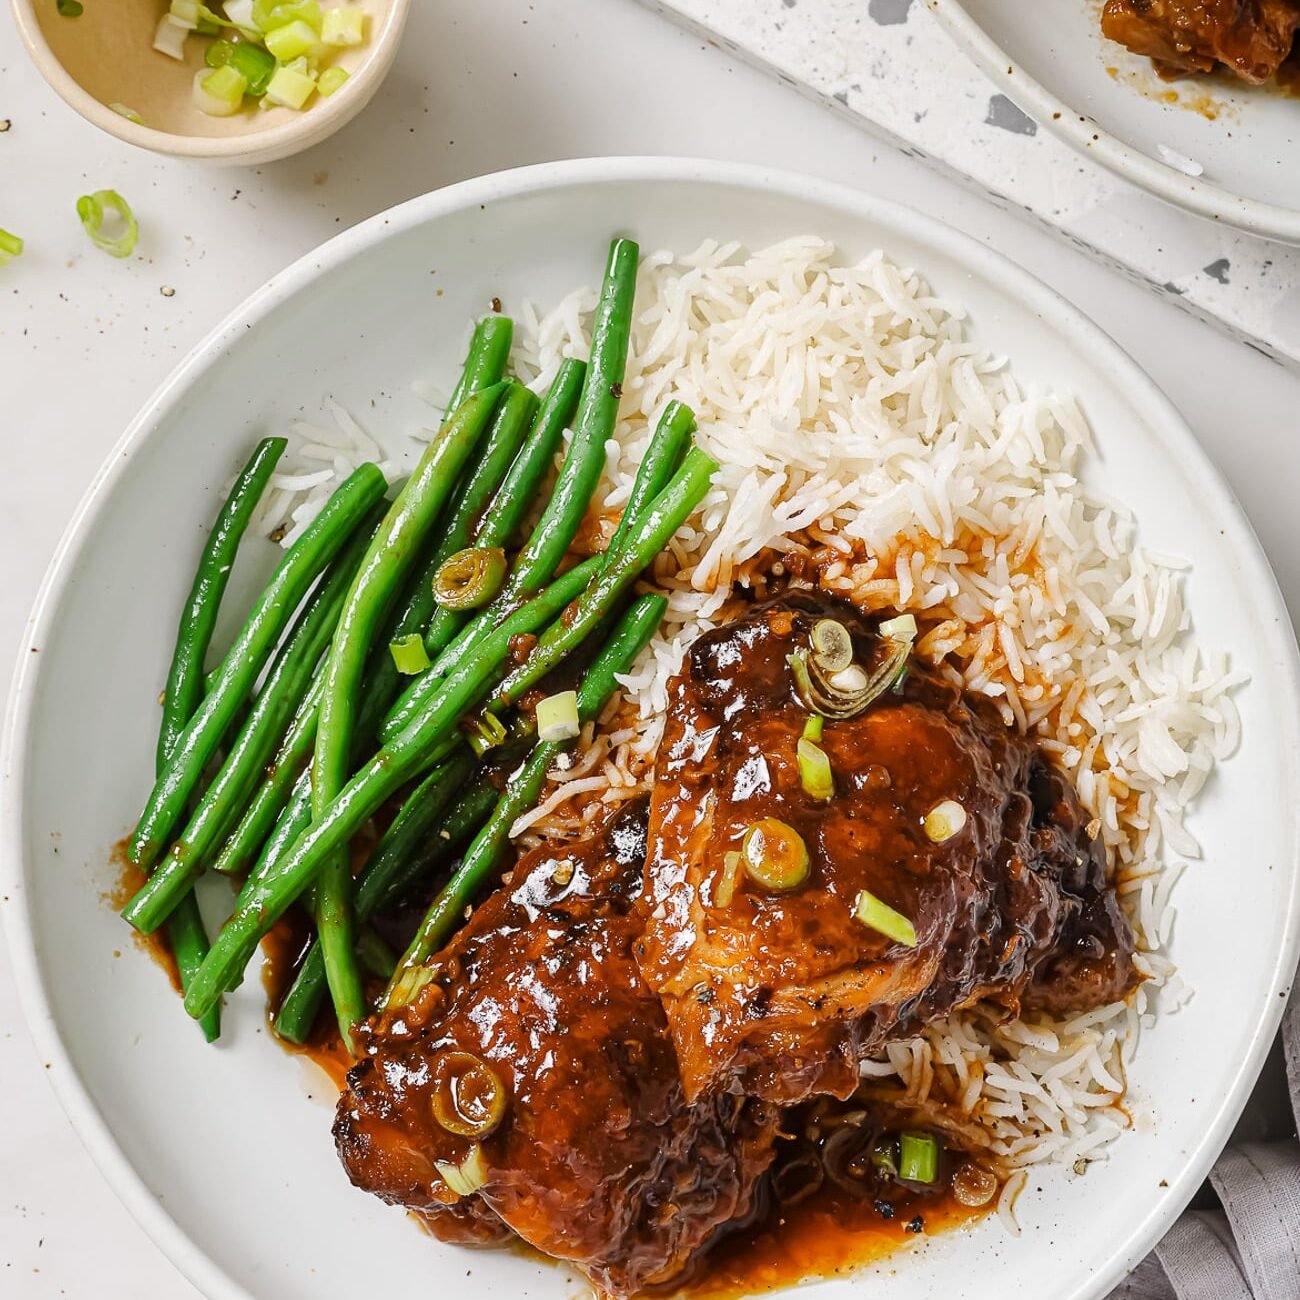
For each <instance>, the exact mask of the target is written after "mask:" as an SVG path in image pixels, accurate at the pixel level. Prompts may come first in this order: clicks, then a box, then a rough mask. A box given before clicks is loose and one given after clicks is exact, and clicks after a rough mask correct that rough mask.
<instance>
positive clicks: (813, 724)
mask: <svg viewBox="0 0 1300 1300" xmlns="http://www.w3.org/2000/svg"><path fill="white" fill-rule="evenodd" d="M825 726H826V719H825V718H823V717H822V715H821V714H820V713H814V714H813V715H812V717H810V718H809V719H808V721H807V722H805V723H804V724H803V738H804V739H805V740H814V741H816V740H820V739H821V738H822V730H823V728H824V727H825Z"/></svg>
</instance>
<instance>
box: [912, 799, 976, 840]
mask: <svg viewBox="0 0 1300 1300" xmlns="http://www.w3.org/2000/svg"><path fill="white" fill-rule="evenodd" d="M922 825H923V826H924V827H925V834H926V838H927V839H929V840H930V841H931V843H933V844H943V843H944V842H946V841H947V840H950V839H952V837H953V836H954V835H956V834H957V833H958V832H959V831H960V830H961V828H962V827H963V826H965V825H966V809H965V808H963V807H962V806H961V804H959V803H958V802H957V801H956V799H945V800H944V801H943V802H942V803H937V804H935V806H934V807H933V808H931V809H930V811H929V812H928V813H926V815H925V821H924V822H923V823H922Z"/></svg>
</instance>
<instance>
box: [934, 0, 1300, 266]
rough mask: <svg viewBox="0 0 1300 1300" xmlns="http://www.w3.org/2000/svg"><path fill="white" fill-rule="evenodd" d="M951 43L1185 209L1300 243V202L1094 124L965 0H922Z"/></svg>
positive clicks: (1086, 153) (1076, 142)
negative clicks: (1193, 166)
mask: <svg viewBox="0 0 1300 1300" xmlns="http://www.w3.org/2000/svg"><path fill="white" fill-rule="evenodd" d="M925 2H926V5H927V6H928V8H929V9H930V12H931V13H932V14H934V16H935V18H936V19H937V20H938V22H939V25H940V26H941V27H943V29H944V30H945V31H946V32H947V33H948V36H949V37H950V38H951V39H952V41H953V43H954V44H955V45H956V46H957V47H958V49H960V50H961V51H962V53H963V54H965V55H966V56H967V57H968V58H970V59H971V60H972V61H973V62H974V63H975V64H976V66H977V67H978V68H979V69H980V71H981V72H983V73H984V75H985V76H986V77H988V78H989V80H990V81H992V82H994V84H995V85H997V86H998V87H1000V88H1001V89H1002V90H1004V91H1005V92H1006V94H1007V95H1008V96H1009V97H1010V98H1011V99H1012V100H1014V101H1015V103H1016V104H1017V105H1018V106H1019V107H1020V108H1022V109H1024V110H1025V112H1026V113H1028V114H1029V115H1030V117H1032V118H1033V119H1034V120H1035V121H1036V122H1037V123H1038V124H1039V125H1040V126H1043V127H1045V128H1046V129H1047V130H1049V131H1050V132H1051V133H1052V134H1053V135H1054V136H1056V137H1057V139H1059V140H1063V141H1064V142H1065V143H1066V144H1068V145H1070V146H1071V148H1073V149H1074V150H1075V151H1076V152H1077V153H1079V154H1080V155H1081V156H1083V157H1085V158H1087V157H1091V158H1095V159H1096V160H1097V162H1099V163H1100V164H1101V165H1102V166H1103V167H1105V168H1106V169H1107V170H1108V171H1111V172H1113V173H1114V174H1115V175H1117V176H1120V177H1122V178H1123V179H1124V180H1127V181H1129V182H1131V183H1132V184H1134V185H1137V186H1138V187H1139V188H1141V189H1144V190H1146V191H1147V192H1148V193H1149V194H1153V195H1154V196H1155V197H1156V198H1159V199H1163V200H1164V201H1165V202H1166V203H1171V204H1173V205H1174V206H1175V207H1177V208H1181V209H1182V210H1183V211H1185V212H1190V213H1192V214H1193V215H1194V216H1198V217H1203V218H1205V219H1206V220H1209V221H1214V222H1217V223H1219V224H1221V225H1226V226H1232V227H1233V228H1234V229H1236V230H1242V231H1245V232H1246V233H1247V234H1251V235H1259V236H1261V237H1263V238H1265V239H1274V240H1278V241H1279V242H1281V243H1284V244H1293V245H1300V209H1296V208H1288V207H1283V206H1281V205H1280V204H1276V203H1265V202H1264V201H1263V200H1260V199H1248V198H1246V197H1245V196H1244V195H1241V194H1235V193H1233V191H1232V190H1230V189H1226V188H1224V187H1223V186H1221V185H1214V184H1212V183H1211V182H1209V181H1205V180H1203V179H1201V178H1199V177H1195V176H1188V175H1186V174H1185V173H1183V172H1180V171H1179V170H1178V169H1177V168H1176V167H1171V166H1169V165H1168V164H1167V163H1163V162H1160V161H1159V160H1158V159H1155V158H1152V157H1151V155H1150V154H1148V153H1145V152H1143V151H1142V150H1141V149H1138V148H1136V147H1135V146H1133V145H1130V144H1126V143H1125V142H1124V141H1123V140H1121V139H1120V138H1119V136H1117V135H1114V134H1112V133H1111V132H1110V131H1107V130H1106V129H1105V128H1104V127H1102V126H1099V125H1098V124H1097V123H1096V122H1095V121H1094V120H1093V119H1092V118H1091V117H1086V116H1084V115H1082V114H1081V113H1079V111H1078V110H1077V109H1075V108H1073V107H1071V106H1070V105H1069V104H1067V103H1066V102H1065V101H1064V100H1063V99H1060V98H1058V97H1057V96H1056V95H1054V94H1053V93H1052V92H1051V91H1050V90H1048V89H1047V87H1046V86H1044V85H1043V84H1042V82H1040V81H1038V80H1037V79H1036V78H1034V77H1032V76H1030V75H1029V73H1027V72H1026V71H1025V70H1024V68H1022V67H1021V66H1020V65H1019V64H1018V63H1017V62H1016V61H1015V60H1014V59H1013V58H1012V57H1011V56H1010V55H1009V54H1007V53H1006V51H1005V50H1003V49H1002V47H1001V46H1000V45H999V44H998V43H997V42H996V41H995V40H994V39H993V37H992V36H990V35H989V33H988V32H987V31H986V30H985V29H984V27H983V26H981V24H980V23H979V22H978V21H977V20H976V19H975V18H974V17H973V16H972V15H971V13H970V11H969V10H967V8H966V6H965V4H964V3H963V0H925Z"/></svg>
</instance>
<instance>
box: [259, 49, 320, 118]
mask: <svg viewBox="0 0 1300 1300" xmlns="http://www.w3.org/2000/svg"><path fill="white" fill-rule="evenodd" d="M315 90H316V78H315V77H313V76H312V75H311V73H310V72H308V71H307V60H306V59H295V60H294V61H293V63H291V64H285V65H284V66H283V67H279V68H276V70H275V75H274V76H273V77H272V78H271V80H270V81H269V82H268V83H267V86H266V95H265V98H266V99H267V100H268V101H269V102H270V103H272V104H279V105H280V107H281V108H292V109H295V110H297V109H300V108H302V106H303V105H304V104H305V103H306V102H307V101H308V100H309V99H310V98H311V97H312V95H313V93H314V92H315Z"/></svg>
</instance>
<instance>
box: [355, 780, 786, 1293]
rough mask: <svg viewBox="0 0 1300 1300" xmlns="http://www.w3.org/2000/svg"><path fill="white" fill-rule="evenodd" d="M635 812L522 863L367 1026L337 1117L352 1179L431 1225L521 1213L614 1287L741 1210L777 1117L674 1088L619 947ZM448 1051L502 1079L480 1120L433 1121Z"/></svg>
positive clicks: (483, 1235)
mask: <svg viewBox="0 0 1300 1300" xmlns="http://www.w3.org/2000/svg"><path fill="white" fill-rule="evenodd" d="M644 815H645V814H644V803H643V802H642V804H641V807H640V808H638V809H634V810H630V811H629V812H627V813H624V814H623V815H621V816H620V817H618V818H616V819H615V821H614V822H613V823H612V824H611V825H610V827H609V828H608V830H607V831H606V832H605V833H604V834H602V835H600V836H599V837H597V838H596V839H593V840H591V841H588V842H586V843H583V844H579V845H575V846H572V847H570V848H566V849H564V850H557V851H539V852H536V853H533V854H531V855H529V856H527V857H525V858H524V859H522V860H521V861H520V862H519V863H518V865H517V866H516V867H515V870H514V872H513V875H512V879H511V881H510V883H509V884H508V885H506V886H505V887H504V888H502V889H501V890H500V891H498V892H497V893H496V894H495V895H493V896H492V897H491V898H489V899H488V900H487V902H485V903H484V904H483V905H482V906H481V907H480V908H478V909H477V910H476V912H475V913H474V916H473V918H472V919H471V921H470V922H469V923H468V924H467V925H466V927H465V929H464V930H462V932H461V933H460V934H459V935H458V936H457V937H456V939H455V940H454V941H453V942H452V944H451V945H450V946H449V947H448V948H447V949H446V950H445V951H444V952H443V953H442V954H440V956H439V957H438V958H437V959H436V962H435V965H434V967H433V978H432V980H431V981H430V983H429V984H428V985H426V987H425V988H424V990H423V991H422V992H421V994H420V996H419V998H418V999H417V1001H416V1002H415V1003H414V1004H413V1005H411V1006H408V1007H406V1008H405V1009H403V1010H401V1011H399V1012H395V1013H391V1014H389V1015H387V1016H385V1017H382V1018H381V1019H379V1020H378V1021H377V1022H375V1023H373V1024H372V1025H371V1026H370V1027H369V1028H368V1029H367V1030H366V1031H365V1037H364V1039H363V1059H362V1061H361V1063H360V1064H358V1065H357V1066H355V1067H354V1068H353V1070H352V1072H351V1074H350V1075H349V1079H348V1091H347V1092H345V1093H344V1095H343V1097H342V1098H341V1100H340V1103H339V1108H338V1114H337V1118H336V1122H335V1127H334V1133H335V1140H336V1143H337V1146H338V1151H339V1155H340V1156H341V1158H342V1160H343V1164H344V1166H345V1168H346V1169H347V1172H348V1175H349V1176H350V1177H351V1179H352V1181H353V1182H354V1183H355V1184H356V1185H357V1186H359V1187H362V1188H365V1189H366V1190H368V1191H371V1192H374V1193H376V1194H377V1195H379V1196H381V1197H383V1198H384V1199H385V1200H387V1201H390V1202H393V1203H395V1204H398V1205H404V1206H406V1207H408V1208H411V1209H413V1210H416V1211H418V1212H419V1213H420V1214H421V1215H422V1216H423V1217H424V1219H425V1220H426V1222H427V1224H428V1226H429V1227H430V1228H431V1229H432V1231H433V1232H434V1233H435V1234H436V1235H438V1236H440V1237H442V1238H444V1239H447V1240H452V1241H479V1242H487V1241H492V1240H495V1239H499V1238H502V1237H505V1236H508V1235H509V1234H510V1233H511V1232H513V1233H516V1234H518V1236H520V1237H521V1238H523V1240H524V1241H526V1242H528V1243H530V1244H531V1245H533V1246H535V1247H537V1248H538V1249H539V1250H542V1251H545V1252H546V1253H547V1254H549V1255H554V1256H556V1257H557V1258H559V1259H562V1260H567V1261H569V1262H570V1263H572V1264H575V1265H577V1266H578V1267H579V1268H581V1269H582V1270H583V1271H584V1272H585V1273H586V1274H587V1276H588V1277H590V1278H591V1280H592V1281H593V1282H594V1283H595V1284H596V1285H597V1287H598V1288H600V1289H601V1290H602V1291H605V1292H609V1293H612V1294H616V1295H628V1294H634V1293H636V1292H638V1291H641V1290H643V1289H644V1288H646V1287H648V1286H651V1285H653V1284H655V1283H657V1282H660V1281H663V1280H666V1279H668V1278H672V1277H675V1276H677V1275H678V1274H679V1273H681V1272H682V1271H683V1270H685V1269H686V1268H687V1267H688V1265H689V1263H690V1261H691V1258H692V1256H693V1255H694V1254H695V1253H696V1252H697V1251H698V1250H699V1249H700V1248H701V1247H703V1246H704V1245H706V1244H707V1243H708V1242H709V1240H710V1239H711V1238H712V1237H713V1236H714V1235H715V1234H716V1233H717V1232H719V1230H721V1229H722V1228H723V1227H724V1225H727V1224H729V1223H731V1222H733V1221H735V1220H743V1219H744V1218H745V1217H746V1216H747V1215H748V1214H749V1212H750V1209H751V1204H752V1201H753V1197H754V1194H755V1189H756V1187H757V1184H758V1182H759V1179H760V1177H761V1175H762V1174H763V1173H764V1172H765V1170H766V1169H767V1166H768V1164H769V1163H770V1162H771V1159H772V1154H773V1152H772V1148H773V1139H774V1135H775V1128H776V1113H775V1111H771V1110H769V1108H767V1107H765V1106H764V1105H763V1104H762V1103H759V1102H754V1101H747V1100H746V1099H745V1098H743V1097H739V1096H737V1095H735V1094H723V1093H719V1094H716V1095H714V1096H711V1097H708V1098H703V1099H701V1100H699V1101H698V1102H696V1103H693V1104H692V1103H689V1102H688V1101H687V1100H686V1098H685V1096H684V1094H683V1091H682V1086H681V1081H680V1076H679V1072H678V1069H677V1060H676V1057H675V1055H674V1052H673V1046H672V1040H671V1038H670V1037H669V1035H668V1033H667V1028H666V1026H665V1024H664V1017H663V1011H662V1009H661V1007H660V1005H659V1001H658V999H657V998H656V997H655V996H654V995H653V994H652V993H651V992H650V990H649V989H648V988H646V986H645V984H644V983H643V981H642V980H641V978H640V976H639V974H638V972H637V969H636V963H635V961H634V960H633V957H632V952H631V947H632V944H633V942H634V941H635V939H636V938H637V937H638V935H639V933H640V927H639V922H638V921H637V919H636V917H635V915H634V913H633V912H632V910H631V909H632V904H633V902H634V900H635V898H636V896H637V894H638V893H639V891H640V884H641V867H642V863H643V861H644V851H645V821H644ZM467 1062H469V1064H468V1066H467ZM474 1062H477V1063H478V1065H477V1066H476V1065H474V1064H473V1063H474ZM449 1066H450V1067H451V1070H455V1069H459V1071H460V1075H459V1080H460V1086H461V1092H462V1093H463V1092H464V1091H465V1087H466V1083H465V1081H466V1079H467V1078H468V1077H472V1076H475V1075H477V1077H478V1079H479V1081H480V1083H481V1082H482V1080H484V1079H488V1080H491V1079H493V1078H494V1079H495V1084H496V1086H498V1087H499V1089H500V1096H499V1104H500V1105H503V1106H504V1112H503V1113H502V1114H501V1116H500V1123H499V1125H498V1126H497V1127H495V1128H494V1129H493V1130H492V1131H491V1132H489V1133H486V1134H484V1135H482V1136H481V1137H476V1136H474V1135H472V1134H468V1133H462V1134H458V1133H454V1132H450V1131H448V1129H447V1128H446V1127H444V1125H443V1123H441V1122H440V1121H439V1118H438V1116H439V1114H440V1113H441V1115H442V1116H443V1118H444V1119H446V1118H447V1107H446V1102H447V1098H446V1097H443V1098H439V1097H438V1096H437V1095H436V1094H437V1092H438V1089H439V1088H440V1087H444V1088H445V1087H446V1086H447V1084H448V1082H449V1073H450V1070H449ZM481 1067H486V1069H487V1070H488V1071H490V1072H491V1075H490V1076H489V1075H484V1074H483V1073H482V1068H481ZM487 1086H488V1087H489V1088H491V1087H492V1086H493V1084H492V1083H491V1082H490V1081H489V1082H488V1084H487ZM478 1100H479V1102H480V1108H481V1103H482V1097H481V1095H480V1097H479V1099H478ZM474 1103H475V1099H474V1098H472V1097H471V1098H469V1099H468V1102H467V1103H462V1104H467V1105H468V1107H469V1108H470V1109H471V1110H472V1109H473V1107H474ZM452 1122H453V1124H455V1119H454V1117H453V1119H452ZM456 1127H462V1128H472V1127H474V1125H473V1124H463V1125H456ZM473 1149H476V1150H477V1151H478V1152H479V1153H480V1156H481V1160H482V1166H481V1171H480V1173H479V1175H478V1176H480V1177H482V1178H483V1182H482V1185H481V1187H479V1188H477V1189H476V1191H475V1192H474V1193H473V1194H470V1195H458V1194H457V1193H456V1192H455V1190H454V1189H453V1188H452V1187H451V1186H449V1185H448V1182H447V1179H446V1176H445V1171H446V1168H447V1167H449V1166H450V1167H452V1169H453V1175H452V1176H453V1180H454V1179H455V1178H456V1175H455V1172H454V1170H455V1167H457V1166H460V1165H462V1164H463V1163H464V1162H465V1161H466V1159H467V1157H472V1150H473ZM437 1162H441V1163H442V1165H443V1171H441V1172H440V1170H439V1165H438V1163H437Z"/></svg>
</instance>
